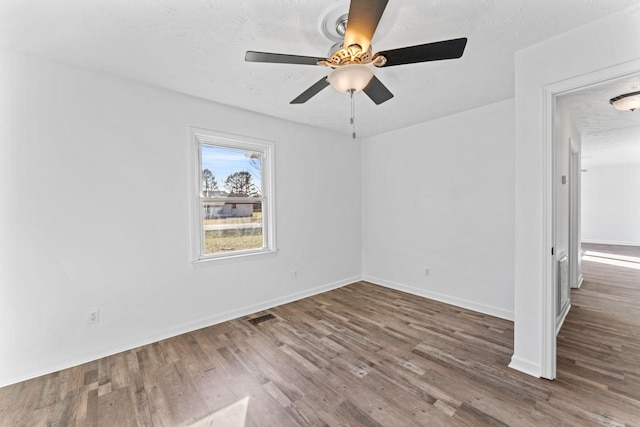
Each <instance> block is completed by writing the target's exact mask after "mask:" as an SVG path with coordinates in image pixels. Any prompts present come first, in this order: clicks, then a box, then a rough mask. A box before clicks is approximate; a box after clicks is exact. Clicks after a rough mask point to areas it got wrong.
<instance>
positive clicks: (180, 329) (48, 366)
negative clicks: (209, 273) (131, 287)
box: [0, 276, 361, 387]
mask: <svg viewBox="0 0 640 427" xmlns="http://www.w3.org/2000/svg"><path fill="white" fill-rule="evenodd" d="M360 280H361V277H360V276H356V277H351V278H348V279H344V280H340V281H337V282H334V283H329V284H326V285H322V286H318V287H315V288H312V289H307V290H304V291H302V292H296V293H293V294H290V295H285V296H282V297H278V298H274V299H271V300H269V301H264V302H261V303H259V304H253V305H248V306H246V307H242V308H239V309H236V310H230V311H227V312H224V313H219V314H216V315H213V316H209V317H206V318H203V319H200V320H196V321H191V322H186V323H184V324H182V325H179V326H176V327H173V328H170V329H166V330H163V331H158V332H156V333H152V334H150V335H147V336H143V337H136V338H133V339H130V340H128V341H123V342H121V343H119V344H118V345H116V346H108V347H105V348H101V349H97V350H93V351H90V352H88V353H86V354H81V355H79V354H69V355H66V356H67V357H63V358H61V359H60V360H51V361H48V362H46V363H44V364H42V365H40V366H36V367H33V368H31V369H29V370H28V371H25V372H15V373H13V374H12V375H9V376H4V377H1V378H0V387H5V386H8V385H11V384H15V383H18V382H22V381H25V380H29V379H32V378H36V377H39V376H42V375H47V374H50V373H53V372H57V371H60V370H62V369H67V368H71V367H73V366H78V365H81V364H83V363H87V362H91V361H93V360H97V359H101V358H103V357H107V356H111V355H114V354H117V353H121V352H123V351H128V350H132V349H134V348H137V347H141V346H143V345H147V344H151V343H154V342H156V341H161V340H164V339H167V338H171V337H175V336H177V335H181V334H184V333H187V332H191V331H195V330H197V329H201V328H206V327H208V326H212V325H216V324H218V323H222V322H226V321H228V320H233V319H237V318H239V317H243V316H247V315H249V314H252V313H256V312H259V311H263V310H268V309H270V308H273V307H276V306H278V305H283V304H287V303H290V302H293V301H297V300H300V299H303V298H307V297H310V296H313V295H317V294H321V293H323V292H327V291H330V290H333V289H337V288H340V287H342V286H346V285H349V284H351V283H354V282H358V281H360Z"/></svg>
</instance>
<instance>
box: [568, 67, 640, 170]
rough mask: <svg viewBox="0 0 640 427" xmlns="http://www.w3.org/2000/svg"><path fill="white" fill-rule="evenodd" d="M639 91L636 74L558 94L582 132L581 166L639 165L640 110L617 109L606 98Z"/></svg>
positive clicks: (584, 167)
mask: <svg viewBox="0 0 640 427" xmlns="http://www.w3.org/2000/svg"><path fill="white" fill-rule="evenodd" d="M638 91H640V75H634V76H630V77H626V78H622V79H618V80H614V81H610V82H606V83H603V84H600V85H595V86H591V87H588V88H584V89H581V90H579V91H576V92H572V93H569V94H566V95H562V96H560V97H559V98H560V100H561V103H562V105H563V108H566V109H567V110H568V111H569V112H570V115H571V120H572V121H573V123H574V124H575V125H576V127H577V128H578V130H579V131H580V133H581V134H582V168H583V169H589V168H595V167H611V166H623V165H640V110H636V111H618V110H616V109H615V108H613V107H612V106H611V105H610V104H609V100H610V99H611V98H614V97H616V96H618V95H622V94H625V93H630V92H638Z"/></svg>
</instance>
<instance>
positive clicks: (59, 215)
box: [0, 53, 361, 386]
mask: <svg viewBox="0 0 640 427" xmlns="http://www.w3.org/2000/svg"><path fill="white" fill-rule="evenodd" d="M0 59H1V61H0V62H1V63H2V67H0V70H1V71H0V88H1V89H0V92H1V93H2V96H1V97H0V103H1V104H0V132H1V134H0V179H1V180H0V197H1V201H0V386H2V385H6V384H9V383H11V382H15V381H19V380H22V379H25V378H28V377H33V376H37V375H40V374H42V373H46V372H51V371H55V370H58V369H61V368H64V367H67V366H71V365H75V364H78V363H81V362H85V361H88V360H91V359H95V358H97V357H100V356H103V355H107V354H111V353H114V352H117V351H120V350H124V349H128V348H132V347H135V346H138V345H140V344H143V343H147V342H151V341H155V340H157V339H159V338H164V337H167V336H172V335H175V334H178V333H181V332H184V331H187V330H192V329H196V328H198V327H202V326H206V325H209V324H213V323H216V322H220V321H223V320H227V319H229V318H234V317H237V316H239V315H244V314H248V313H252V312H255V311H257V310H260V309H263V308H266V307H268V306H272V305H276V304H279V303H282V302H285V301H289V300H292V299H297V298H300V297H303V296H306V295H310V294H313V293H317V292H321V291H324V290H327V289H331V288H333V287H337V286H341V285H344V284H347V283H350V282H352V281H354V280H358V279H359V278H360V273H361V235H360V221H361V218H360V216H361V215H360V214H361V211H360V198H359V196H358V195H359V194H360V192H361V188H360V178H361V172H360V147H359V144H357V143H354V142H353V141H351V140H350V139H349V138H348V136H346V135H345V136H342V135H338V134H334V133H329V132H324V131H321V130H318V129H315V128H311V127H306V126H301V125H296V124H292V123H289V122H284V121H281V120H276V119H273V118H269V117H266V116H261V115H257V114H252V113H248V112H243V111H239V110H236V109H233V108H230V107H226V106H221V105H217V104H213V103H210V102H205V101H203V100H199V99H195V98H190V97H186V96H182V95H179V94H175V93H170V92H166V91H163V90H159V89H155V88H152V87H147V86H142V85H137V84H134V83H129V82H124V81H121V80H118V79H114V78H109V77H104V76H101V75H97V74H93V73H89V72H84V71H80V70H76V69H71V68H66V67H63V66H58V65H54V64H51V63H47V62H43V61H39V60H35V59H30V58H26V57H22V56H18V55H14V54H10V53H4V54H2V58H0ZM189 126H197V127H201V128H207V129H212V130H217V131H221V132H225V133H232V134H238V135H245V136H249V137H253V138H262V139H267V140H271V141H274V142H275V145H276V171H275V172H276V194H277V201H276V205H277V225H278V228H277V234H278V245H279V249H280V252H279V253H278V254H277V255H276V256H274V257H267V258H262V259H259V260H251V261H242V262H232V263H224V264H215V265H214V264H209V265H206V266H199V267H195V268H194V267H193V266H192V264H191V262H190V233H191V228H190V223H189V219H190V216H189V206H190V204H189V203H190V200H189V194H188V191H189V189H190V186H189V174H188V164H189V158H188V154H189V145H188V144H189V139H188V127H189ZM354 195H355V196H354ZM345 207H347V208H345ZM293 269H296V270H297V271H298V278H297V279H295V280H294V279H292V278H291V276H290V271H291V270H293ZM92 308H99V309H100V315H101V319H100V323H99V324H96V325H91V326H89V325H87V321H86V317H87V313H88V311H89V310H90V309H92Z"/></svg>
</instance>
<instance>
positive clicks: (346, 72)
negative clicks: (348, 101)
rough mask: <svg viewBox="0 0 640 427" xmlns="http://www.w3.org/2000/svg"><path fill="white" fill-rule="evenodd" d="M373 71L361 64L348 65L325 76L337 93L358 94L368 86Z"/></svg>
mask: <svg viewBox="0 0 640 427" xmlns="http://www.w3.org/2000/svg"><path fill="white" fill-rule="evenodd" d="M372 78H373V70H372V69H371V68H370V67H368V66H366V65H363V64H348V65H343V66H341V67H338V68H336V69H335V70H333V71H331V73H329V75H328V76H327V81H328V82H329V83H330V84H331V86H333V88H334V89H335V90H337V91H338V92H342V93H345V92H349V91H350V90H354V91H355V92H358V91H360V90H362V89H364V88H365V87H367V85H368V84H369V82H370V81H371V79H372Z"/></svg>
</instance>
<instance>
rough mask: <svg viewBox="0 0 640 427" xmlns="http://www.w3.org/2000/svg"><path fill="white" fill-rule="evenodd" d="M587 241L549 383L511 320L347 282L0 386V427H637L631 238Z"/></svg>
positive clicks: (639, 336) (637, 298) (639, 325)
mask: <svg viewBox="0 0 640 427" xmlns="http://www.w3.org/2000/svg"><path fill="white" fill-rule="evenodd" d="M585 250H588V251H590V253H592V254H593V253H600V254H606V255H591V256H599V257H601V259H599V261H600V262H592V261H588V260H584V261H583V264H582V266H583V275H584V283H583V285H582V288H580V289H575V290H572V295H571V301H572V309H571V311H570V313H569V314H568V316H567V318H566V320H565V323H564V325H563V328H562V330H561V331H560V333H559V335H558V378H557V379H556V380H555V381H547V380H541V379H536V378H532V377H529V376H527V375H524V374H522V373H520V372H517V371H514V370H511V369H509V368H508V367H507V365H508V363H509V361H510V358H511V355H512V353H513V324H512V323H511V322H508V321H505V320H503V319H497V318H495V317H491V316H487V315H484V314H482V313H477V312H473V311H469V310H465V309H462V308H459V307H454V306H451V305H447V304H444V303H440V302H436V301H430V300H427V299H423V298H419V297H416V296H413V295H409V294H405V293H402V292H398V291H394V290H391V289H387V288H383V287H380V286H375V285H373V284H370V283H366V282H358V283H354V284H352V285H349V286H345V287H342V288H339V289H335V290H333V291H330V292H326V293H323V294H320V295H316V296H313V297H310V298H305V299H303V300H300V301H296V302H293V303H290V304H286V305H283V306H280V307H274V308H273V309H270V310H266V311H263V312H260V313H256V314H254V315H252V316H246V317H243V318H239V319H235V320H232V321H229V322H224V323H221V324H218V325H214V326H211V327H208V328H203V329H200V330H198V331H194V332H191V333H188V334H184V335H180V336H178V337H174V338H171V339H167V340H162V341H159V342H156V343H153V344H150V345H146V346H142V347H139V348H136V349H132V350H129V351H126V352H123V353H119V354H116V355H113V356H109V357H107V358H104V359H100V360H97V361H94V362H90V363H86V364H83V365H79V366H76V367H73V368H70V369H67V370H64V371H60V372H56V373H53V374H49V375H45V376H42V377H39V378H34V379H33V380H29V381H25V382H22V383H18V384H14V385H11V386H8V387H4V388H0V426H1V427H4V426H7V427H9V426H10V427H14V426H39V425H43V426H65V427H66V426H149V427H151V426H188V425H190V424H192V423H195V422H198V421H200V420H207V419H208V418H209V417H212V416H213V417H215V416H218V415H219V414H224V413H225V412H224V411H225V410H229V408H240V409H238V410H244V407H243V406H242V405H240V404H244V403H246V404H247V405H248V406H246V413H243V414H240V415H241V416H245V417H246V423H245V425H247V426H307V425H313V426H393V427H396V426H401V427H402V426H412V427H413V426H431V425H437V426H459V425H468V426H483V425H487V426H489V425H495V426H504V425H510V426H518V427H520V426H547V425H549V426H563V425H566V426H586V425H606V426H633V425H635V426H640V270H638V269H635V268H625V267H621V266H619V265H617V266H614V265H609V264H607V263H606V261H607V259H614V258H615V257H620V256H622V257H627V258H625V259H626V261H625V262H636V261H634V259H636V258H637V262H638V263H640V248H628V247H622V248H620V247H615V246H601V245H585ZM265 314H271V315H273V316H274V318H273V319H271V320H266V321H264V322H262V323H258V324H255V325H254V324H251V323H250V322H249V321H248V320H249V319H252V318H254V317H258V316H262V315H265ZM247 399H248V400H247ZM247 402H248V403H247ZM234 410H235V409H234ZM216 419H217V420H219V418H216Z"/></svg>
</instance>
